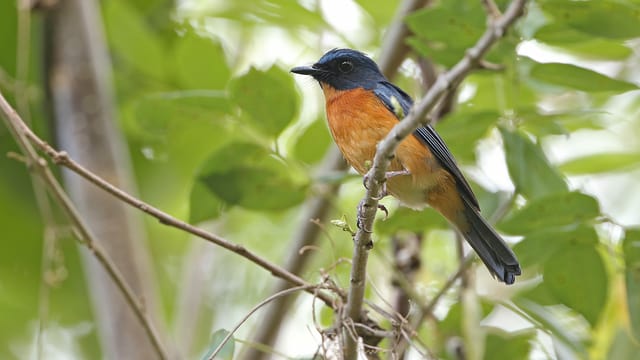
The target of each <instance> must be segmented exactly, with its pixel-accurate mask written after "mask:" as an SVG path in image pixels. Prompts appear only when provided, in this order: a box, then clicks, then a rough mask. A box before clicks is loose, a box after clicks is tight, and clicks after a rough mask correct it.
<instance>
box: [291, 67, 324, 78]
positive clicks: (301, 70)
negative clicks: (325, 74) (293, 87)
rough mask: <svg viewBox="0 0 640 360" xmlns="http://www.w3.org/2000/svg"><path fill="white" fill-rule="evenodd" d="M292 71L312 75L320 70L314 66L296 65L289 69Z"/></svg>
mask: <svg viewBox="0 0 640 360" xmlns="http://www.w3.org/2000/svg"><path fill="white" fill-rule="evenodd" d="M291 72H292V73H296V74H300V75H311V76H314V75H316V74H317V73H319V72H320V70H319V69H316V68H314V67H313V66H296V67H294V68H293V69H291Z"/></svg>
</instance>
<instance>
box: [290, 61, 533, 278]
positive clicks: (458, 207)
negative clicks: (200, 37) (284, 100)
mask: <svg viewBox="0 0 640 360" xmlns="http://www.w3.org/2000/svg"><path fill="white" fill-rule="evenodd" d="M291 72H293V73H296V74H302V75H310V76H312V77H313V78H314V79H316V80H317V81H318V82H319V83H320V87H321V88H322V91H323V92H324V97H325V100H326V112H327V120H328V123H329V129H330V131H331V135H332V136H333V139H334V141H335V142H336V144H337V145H338V147H339V148H340V150H341V151H342V154H343V156H344V157H345V159H346V160H347V162H348V163H349V164H350V165H351V166H352V167H353V168H354V169H355V170H356V171H357V172H358V173H360V174H362V175H364V174H366V173H367V171H368V169H367V164H371V162H372V161H373V157H374V155H375V152H376V146H377V144H378V143H379V142H380V141H382V140H383V139H384V138H385V137H386V136H387V134H388V133H389V131H391V129H392V128H393V127H394V126H395V125H396V124H397V123H398V121H399V120H401V119H398V115H396V114H408V113H409V110H410V108H411V106H412V105H413V100H412V99H411V97H410V96H409V95H407V93H405V92H404V91H402V89H400V88H399V87H397V86H396V85H394V84H392V83H391V82H389V80H387V78H385V76H384V75H382V73H381V72H380V69H379V68H378V66H377V65H376V63H375V62H373V60H371V59H370V58H369V57H367V56H366V55H364V54H363V53H361V52H359V51H355V50H351V49H334V50H331V51H329V52H327V53H326V54H324V55H323V56H322V58H320V60H318V62H316V63H315V64H313V65H312V66H299V67H295V68H293V69H291ZM398 106H400V107H401V109H398V108H397V107H398ZM387 171H388V173H387V178H388V179H387V183H386V190H387V192H388V193H389V194H391V195H393V196H394V197H395V198H397V199H399V200H400V202H401V203H403V204H404V205H406V206H408V207H411V208H414V209H422V208H424V207H425V206H426V205H429V206H431V207H432V208H434V209H436V210H437V211H438V212H440V213H441V214H442V215H443V216H444V217H445V218H447V220H449V222H450V223H451V224H453V225H454V226H455V227H456V228H457V229H458V231H460V233H461V234H462V235H463V236H464V238H465V239H466V240H467V242H468V243H469V245H471V247H472V248H473V249H474V250H475V251H476V253H477V254H478V256H480V259H482V261H483V262H484V264H485V265H486V266H487V268H488V269H489V271H490V272H491V273H492V274H493V275H494V276H495V277H497V278H498V279H499V280H501V281H503V282H505V283H507V284H513V282H514V281H515V277H516V276H517V275H520V264H519V263H518V260H517V259H516V256H515V255H514V253H513V251H511V249H510V248H509V247H508V246H507V244H506V243H505V242H504V240H502V238H500V236H499V235H498V234H497V233H496V231H495V230H494V229H493V228H492V227H491V226H490V225H489V224H488V223H487V221H486V220H485V219H483V218H482V216H481V215H480V206H479V204H478V200H477V199H476V197H475V195H474V193H473V191H472V190H471V187H470V186H469V183H468V182H467V181H466V180H465V178H464V176H463V175H462V172H461V171H460V169H459V168H458V165H457V163H456V161H455V159H454V158H453V155H452V154H451V152H450V151H449V149H448V148H447V146H446V145H445V143H444V141H443V140H442V138H440V136H439V135H438V133H437V132H436V131H435V129H434V128H433V127H431V126H430V125H427V126H422V127H419V128H418V129H417V130H416V131H415V132H414V133H413V135H411V136H409V137H407V138H406V139H404V140H403V141H402V142H401V143H400V144H399V145H398V148H397V149H396V152H395V157H394V158H393V160H392V161H391V164H390V166H389V169H388V170H387Z"/></svg>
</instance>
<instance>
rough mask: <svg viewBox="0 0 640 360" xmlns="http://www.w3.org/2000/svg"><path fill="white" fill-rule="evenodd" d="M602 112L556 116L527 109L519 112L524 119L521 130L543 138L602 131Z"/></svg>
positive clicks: (594, 111) (555, 114) (575, 112)
mask: <svg viewBox="0 0 640 360" xmlns="http://www.w3.org/2000/svg"><path fill="white" fill-rule="evenodd" d="M603 116H606V114H605V113H604V112H602V111H596V110H585V111H571V110H569V111H561V112H559V113H554V114H540V113H539V112H538V109H526V110H524V111H522V110H521V111H519V112H518V118H519V119H522V120H523V122H522V124H521V127H520V128H521V129H523V130H525V131H528V132H531V133H532V134H534V135H536V136H538V137H541V136H545V135H568V134H569V133H571V132H572V131H576V130H582V129H591V130H601V129H602V128H603V125H602V117H603Z"/></svg>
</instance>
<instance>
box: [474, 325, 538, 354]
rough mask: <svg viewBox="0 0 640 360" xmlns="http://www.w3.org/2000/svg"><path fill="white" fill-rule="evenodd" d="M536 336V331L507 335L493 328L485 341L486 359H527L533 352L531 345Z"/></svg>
mask: <svg viewBox="0 0 640 360" xmlns="http://www.w3.org/2000/svg"><path fill="white" fill-rule="evenodd" d="M535 335H536V333H535V331H534V330H525V331H519V332H511V333H507V332H506V331H503V330H500V329H497V328H491V329H490V330H489V331H488V333H487V337H486V339H485V341H486V344H485V349H484V359H486V360H500V359H504V360H512V359H526V358H528V357H529V352H531V343H532V342H533V340H534V338H535Z"/></svg>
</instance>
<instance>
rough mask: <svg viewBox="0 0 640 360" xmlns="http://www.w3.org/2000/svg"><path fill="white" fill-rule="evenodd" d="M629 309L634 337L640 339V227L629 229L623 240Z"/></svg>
mask: <svg viewBox="0 0 640 360" xmlns="http://www.w3.org/2000/svg"><path fill="white" fill-rule="evenodd" d="M622 250H623V251H624V263H625V272H624V278H625V284H626V286H627V301H626V302H627V309H628V311H629V320H630V322H631V330H632V332H633V337H634V338H635V339H636V341H637V340H638V339H640V229H637V228H636V229H629V230H627V234H626V236H625V238H624V241H623V242H622Z"/></svg>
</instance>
